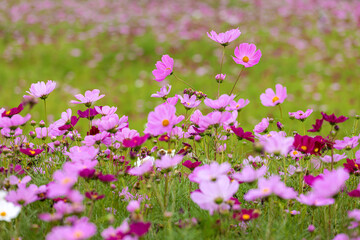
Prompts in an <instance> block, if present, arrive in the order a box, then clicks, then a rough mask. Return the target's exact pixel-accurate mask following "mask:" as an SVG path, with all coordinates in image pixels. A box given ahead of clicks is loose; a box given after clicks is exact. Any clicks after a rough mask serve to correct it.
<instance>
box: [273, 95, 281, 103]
mask: <svg viewBox="0 0 360 240" xmlns="http://www.w3.org/2000/svg"><path fill="white" fill-rule="evenodd" d="M279 99H280V98H279V97H278V96H275V97H273V99H272V102H273V103H275V102H276V101H279Z"/></svg>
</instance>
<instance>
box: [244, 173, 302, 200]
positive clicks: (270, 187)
mask: <svg viewBox="0 0 360 240" xmlns="http://www.w3.org/2000/svg"><path fill="white" fill-rule="evenodd" d="M271 194H275V195H277V196H279V197H280V198H283V199H292V198H295V197H296V196H297V192H295V191H294V189H292V188H291V187H286V185H285V183H283V182H281V178H280V176H272V177H270V178H269V179H265V178H260V179H259V182H258V189H250V190H249V191H248V192H247V193H246V194H245V195H244V199H245V200H246V201H254V200H255V199H257V198H264V197H267V196H270V195H271Z"/></svg>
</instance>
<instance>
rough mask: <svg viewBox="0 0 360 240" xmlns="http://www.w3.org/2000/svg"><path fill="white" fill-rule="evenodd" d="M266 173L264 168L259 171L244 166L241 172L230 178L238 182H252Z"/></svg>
mask: <svg viewBox="0 0 360 240" xmlns="http://www.w3.org/2000/svg"><path fill="white" fill-rule="evenodd" d="M266 171H267V167H266V166H262V167H261V168H259V169H254V168H253V167H252V166H249V165H248V166H245V167H244V168H243V169H242V170H241V172H236V173H234V174H233V175H232V178H233V179H235V180H236V181H239V182H254V181H255V180H257V179H258V178H260V177H262V176H264V175H265V173H266Z"/></svg>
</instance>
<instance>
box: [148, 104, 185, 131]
mask: <svg viewBox="0 0 360 240" xmlns="http://www.w3.org/2000/svg"><path fill="white" fill-rule="evenodd" d="M175 112H176V108H175V107H174V106H173V105H170V104H161V105H159V106H157V107H156V108H155V111H153V112H150V113H149V115H148V122H147V128H146V133H150V134H152V135H155V136H157V135H161V134H163V133H170V132H171V129H172V128H173V127H174V125H176V124H178V123H179V122H181V121H182V120H183V119H184V116H182V115H181V116H179V117H178V116H176V114H175Z"/></svg>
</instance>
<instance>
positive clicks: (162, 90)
mask: <svg viewBox="0 0 360 240" xmlns="http://www.w3.org/2000/svg"><path fill="white" fill-rule="evenodd" d="M170 90H171V85H169V84H167V85H166V86H163V87H161V88H160V91H158V92H156V93H154V94H151V97H154V98H166V97H167V95H168V94H169V93H170Z"/></svg>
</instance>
